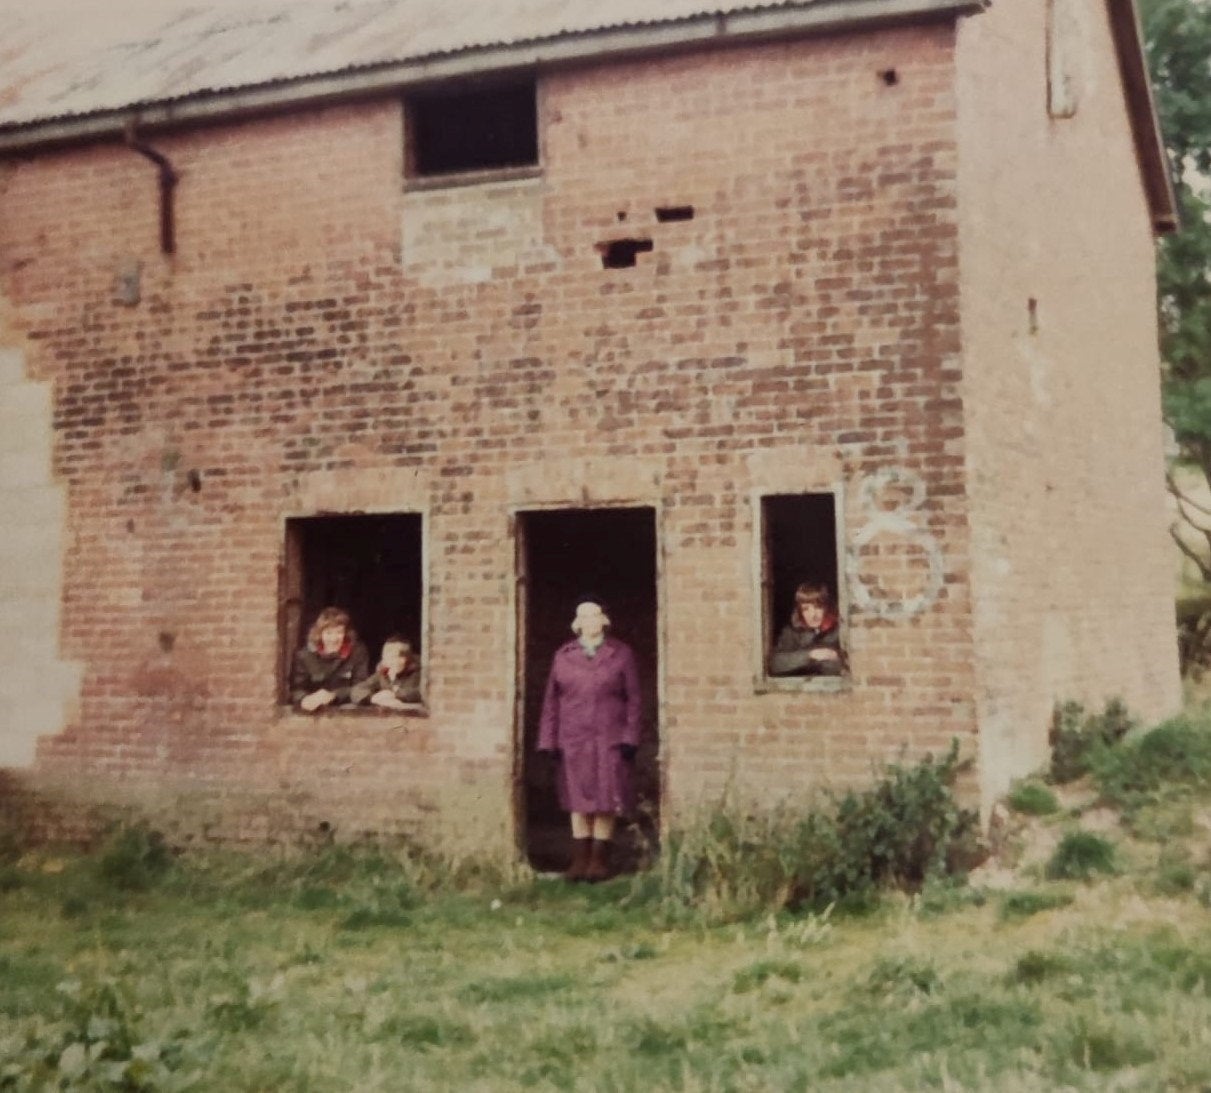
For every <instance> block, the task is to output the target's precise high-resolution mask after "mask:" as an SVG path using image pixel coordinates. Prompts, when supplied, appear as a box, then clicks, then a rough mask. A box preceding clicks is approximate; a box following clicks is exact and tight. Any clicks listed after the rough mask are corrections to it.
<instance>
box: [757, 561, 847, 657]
mask: <svg viewBox="0 0 1211 1093" xmlns="http://www.w3.org/2000/svg"><path fill="white" fill-rule="evenodd" d="M769 671H770V675H772V676H839V675H841V674H843V673H844V671H845V654H844V652H842V649H841V629H840V627H839V625H838V620H837V614H836V612H835V611H834V610H833V601H832V596H831V595H830V594H829V591H828V586H827V585H823V584H801V585H800V586H799V587H798V588H796V589H795V609H794V612H793V613H792V614H791V621H790V622H788V623H787V624H786V626H784V627H783V628H782V633H780V634H779V635H778V640H777V641H776V642H775V643H774V652H773V655H772V656H771V657H770V665H769Z"/></svg>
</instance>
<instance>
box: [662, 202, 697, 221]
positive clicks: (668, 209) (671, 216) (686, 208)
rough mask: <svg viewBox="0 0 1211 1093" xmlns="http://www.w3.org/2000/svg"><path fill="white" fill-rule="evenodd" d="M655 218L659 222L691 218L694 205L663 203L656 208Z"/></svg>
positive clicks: (692, 217)
mask: <svg viewBox="0 0 1211 1093" xmlns="http://www.w3.org/2000/svg"><path fill="white" fill-rule="evenodd" d="M656 219H657V220H659V221H660V223H661V224H668V223H670V222H672V221H675V220H693V219H694V206H693V205H663V206H661V207H660V208H659V209H657V210H656Z"/></svg>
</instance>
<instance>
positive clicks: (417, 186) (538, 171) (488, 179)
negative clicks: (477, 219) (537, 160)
mask: <svg viewBox="0 0 1211 1093" xmlns="http://www.w3.org/2000/svg"><path fill="white" fill-rule="evenodd" d="M541 177H542V167H541V165H538V164H532V165H528V166H525V167H494V168H489V169H488V170H486V171H458V172H453V173H451V174H448V175H426V176H424V177H423V178H408V179H405V180H404V193H425V192H428V191H430V190H448V189H453V188H455V187H458V186H483V185H487V184H489V183H492V182H523V181H525V180H526V179H530V178H541Z"/></svg>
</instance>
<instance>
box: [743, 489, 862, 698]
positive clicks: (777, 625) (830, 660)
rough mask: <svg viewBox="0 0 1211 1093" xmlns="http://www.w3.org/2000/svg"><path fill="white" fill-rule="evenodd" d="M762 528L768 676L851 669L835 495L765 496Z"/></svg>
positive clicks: (823, 674)
mask: <svg viewBox="0 0 1211 1093" xmlns="http://www.w3.org/2000/svg"><path fill="white" fill-rule="evenodd" d="M761 533H762V558H761V568H762V572H761V586H762V628H761V634H762V641H763V653H764V661H765V674H766V676H769V677H775V678H780V677H799V678H803V677H828V676H840V675H844V674H846V672H847V661H846V655H845V649H844V640H843V639H844V632H843V626H842V620H841V609H840V608H841V605H840V575H839V571H838V568H837V512H836V496H835V494H833V493H802V494H773V495H770V496H767V497H763V498H762V499H761Z"/></svg>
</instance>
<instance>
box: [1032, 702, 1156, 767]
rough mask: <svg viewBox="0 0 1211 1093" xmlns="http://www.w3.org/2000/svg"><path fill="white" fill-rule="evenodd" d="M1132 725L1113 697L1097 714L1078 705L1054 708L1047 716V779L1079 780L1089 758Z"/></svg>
mask: <svg viewBox="0 0 1211 1093" xmlns="http://www.w3.org/2000/svg"><path fill="white" fill-rule="evenodd" d="M1134 724H1135V723H1134V721H1133V720H1132V719H1131V717H1130V716H1129V715H1128V713H1127V707H1126V706H1124V705H1123V703H1122V701H1121V700H1120V699H1117V698H1112V699H1111V700H1110V701H1109V702H1107V703H1106V707H1105V709H1104V710H1103V711H1102V712H1101V713H1100V714H1086V713H1085V708H1084V706H1082V705H1081V704H1080V703H1079V702H1065V703H1062V704H1061V705H1058V706H1056V708H1055V710H1054V711H1053V713H1052V717H1051V734H1050V744H1051V769H1050V778H1051V780H1052V781H1053V782H1058V783H1061V784H1063V783H1065V782H1072V781H1075V780H1076V779H1077V778H1080V777H1081V775H1083V774H1085V773H1087V772H1088V770H1089V765H1090V761H1091V757H1092V756H1093V755H1094V754H1096V753H1098V752H1100V751H1102V750H1103V749H1105V748H1108V747H1111V746H1113V745H1114V744H1117V743H1118V742H1119V741H1120V740H1121V739H1122V738H1123V737H1124V736H1126V735H1127V733H1128V732H1130V731H1131V729H1132V728H1133V727H1134Z"/></svg>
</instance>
